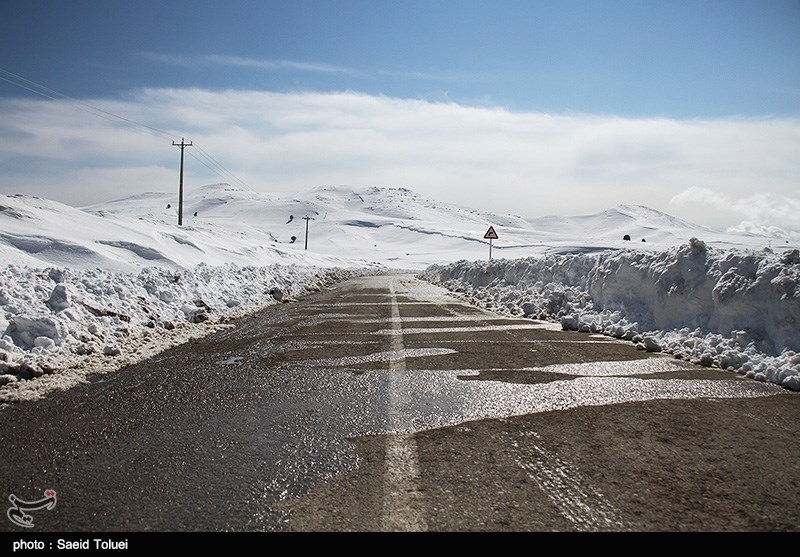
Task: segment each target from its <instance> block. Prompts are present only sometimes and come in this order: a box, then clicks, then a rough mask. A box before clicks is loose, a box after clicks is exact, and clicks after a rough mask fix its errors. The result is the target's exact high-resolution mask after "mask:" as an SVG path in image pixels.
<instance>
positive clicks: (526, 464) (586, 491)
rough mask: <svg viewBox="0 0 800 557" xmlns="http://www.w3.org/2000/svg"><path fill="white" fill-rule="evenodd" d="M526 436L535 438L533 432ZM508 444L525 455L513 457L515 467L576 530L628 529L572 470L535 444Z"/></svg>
mask: <svg viewBox="0 0 800 557" xmlns="http://www.w3.org/2000/svg"><path fill="white" fill-rule="evenodd" d="M523 435H526V433H523ZM527 435H530V436H532V437H535V438H538V437H539V436H538V435H537V434H536V433H534V432H528V433H527ZM510 442H511V445H512V446H514V447H516V448H518V449H522V450H524V451H525V453H526V454H524V455H520V456H518V457H517V458H516V462H517V464H518V465H519V466H520V467H521V468H522V469H523V470H525V471H526V472H527V473H528V477H529V478H530V479H532V480H533V481H534V482H535V483H536V485H538V486H539V489H541V490H542V492H543V493H544V494H545V495H547V497H548V498H549V499H550V501H551V502H552V503H553V505H554V506H555V507H556V508H557V509H558V511H559V512H560V513H561V515H562V516H564V517H565V518H566V519H567V520H569V521H570V522H572V523H573V524H574V525H575V527H576V528H577V529H578V530H579V531H582V532H598V531H607V530H616V531H620V530H623V531H624V530H626V529H628V527H627V526H626V524H625V522H624V521H623V519H622V517H621V515H620V513H619V511H618V510H617V509H616V508H615V507H614V506H613V505H612V504H611V503H610V502H609V501H608V500H607V499H606V498H605V497H604V496H603V494H602V493H600V492H599V491H597V490H596V489H594V488H593V487H592V486H591V485H589V484H588V482H587V481H586V479H585V478H584V477H583V476H582V475H581V473H580V471H579V470H578V469H577V468H576V467H574V466H573V465H571V464H570V463H569V462H567V461H565V460H563V459H562V458H560V457H558V456H557V455H555V454H553V453H551V452H549V451H547V450H546V449H545V448H543V447H541V446H540V445H538V444H537V443H535V442H528V440H526V442H525V444H524V447H523V446H520V443H519V442H518V441H517V440H516V439H510Z"/></svg>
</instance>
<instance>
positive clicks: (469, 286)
mask: <svg viewBox="0 0 800 557" xmlns="http://www.w3.org/2000/svg"><path fill="white" fill-rule="evenodd" d="M420 278H423V279H425V280H428V281H429V282H432V283H435V284H439V285H441V286H444V287H446V288H448V289H449V290H451V291H453V292H454V293H456V294H458V295H459V297H461V298H462V299H465V300H466V301H469V302H471V303H474V304H477V305H481V306H484V307H486V308H488V309H492V310H494V311H498V312H500V313H505V314H508V315H514V316H520V315H523V316H527V317H531V318H535V319H541V320H547V321H559V322H560V323H561V326H562V328H563V329H565V330H574V331H583V332H594V333H601V334H605V335H609V336H613V337H616V338H621V339H627V340H631V341H633V342H636V343H637V345H638V346H639V347H640V348H641V349H645V350H650V351H663V352H666V353H670V354H673V355H674V356H675V357H676V358H681V359H685V360H688V361H692V362H695V363H698V364H700V365H704V366H708V367H719V368H722V369H727V370H731V371H736V372H739V373H742V374H746V375H747V376H748V377H751V378H755V379H757V380H761V381H770V382H773V383H777V384H779V385H782V386H784V387H785V388H787V389H791V390H795V391H797V390H800V354H798V352H800V255H799V254H798V251H797V250H793V251H787V252H785V253H783V254H776V253H773V252H772V251H770V250H768V249H767V250H763V251H758V252H756V251H750V250H744V249H734V248H731V249H726V250H717V249H712V248H708V247H707V246H706V245H705V244H704V242H702V241H701V240H698V239H696V238H692V239H691V240H690V241H689V243H688V244H687V245H683V246H680V247H677V248H672V249H669V250H666V251H657V252H656V251H654V252H647V251H639V250H637V251H633V250H622V251H609V252H603V253H599V254H573V255H552V256H544V257H532V258H526V259H517V260H493V261H483V262H468V261H459V262H456V263H452V264H449V265H433V266H431V267H429V268H428V269H426V270H425V271H424V272H422V273H421V274H420Z"/></svg>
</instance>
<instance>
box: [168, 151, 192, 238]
mask: <svg viewBox="0 0 800 557" xmlns="http://www.w3.org/2000/svg"><path fill="white" fill-rule="evenodd" d="M172 144H173V145H175V146H176V147H180V148H181V185H180V189H179V190H178V226H181V225H182V224H183V150H184V149H185V148H186V147H191V146H192V142H191V141H190V142H189V143H186V142H185V141H184V140H183V138H181V142H180V143H175V142H174V141H173V142H172Z"/></svg>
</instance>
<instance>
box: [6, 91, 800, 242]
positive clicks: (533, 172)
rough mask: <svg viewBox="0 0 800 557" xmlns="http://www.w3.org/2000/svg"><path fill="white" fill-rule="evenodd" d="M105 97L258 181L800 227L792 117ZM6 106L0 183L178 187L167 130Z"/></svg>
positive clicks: (77, 189)
mask: <svg viewBox="0 0 800 557" xmlns="http://www.w3.org/2000/svg"><path fill="white" fill-rule="evenodd" d="M102 109H103V110H105V111H108V112H110V113H113V114H120V115H123V116H125V117H126V118H129V119H131V120H133V121H136V122H143V123H146V124H147V125H149V126H152V127H155V128H158V129H160V130H167V131H169V132H170V133H173V134H174V135H175V136H176V137H177V138H180V137H181V136H185V137H186V138H187V140H193V141H195V142H196V144H197V145H199V146H202V149H203V150H204V151H206V152H208V153H210V154H211V155H213V157H214V158H215V159H216V160H218V161H220V162H221V163H222V164H224V166H225V168H226V169H228V170H230V171H231V172H232V173H233V174H235V175H236V176H237V177H238V178H240V179H241V180H242V181H243V182H244V183H246V184H248V185H249V186H250V187H252V188H253V189H257V190H263V191H273V192H287V193H288V192H292V191H296V190H305V189H308V188H312V187H315V186H319V185H331V184H334V185H350V186H354V187H362V186H405V187H409V188H411V189H414V190H416V191H418V192H420V193H421V194H423V195H427V196H429V197H432V198H434V199H439V200H442V201H449V202H454V203H458V204H462V205H468V206H473V207H480V208H484V209H487V210H493V211H496V212H507V213H513V214H517V215H521V216H536V215H544V214H562V215H563V214H584V213H589V212H595V211H599V210H603V209H605V208H608V207H611V206H614V205H617V204H620V203H629V204H642V205H648V206H650V207H653V208H655V209H660V210H663V211H666V212H670V213H672V214H675V215H676V216H679V217H682V218H687V219H688V220H692V221H694V222H698V223H700V224H706V225H709V226H712V227H716V228H725V227H732V226H751V227H780V228H782V229H785V230H786V229H793V230H796V231H800V221H799V220H798V217H797V216H796V215H798V214H800V211H798V210H797V209H799V208H800V194H799V193H798V191H797V180H796V176H798V175H800V120H797V119H763V120H747V119H724V120H702V121H699V120H691V121H681V120H672V119H630V118H618V117H605V116H591V115H555V114H544V113H533V112H512V111H508V110H504V109H502V108H496V107H490V106H466V105H463V104H458V103H454V102H431V101H427V100H422V99H399V98H391V97H383V96H375V95H366V94H358V93H344V92H343V93H291V94H289V93H286V94H282V93H270V92H258V91H225V92H216V91H207V90H200V89H190V90H189V89H187V90H173V89H151V90H146V91H141V92H139V93H137V94H136V96H135V97H134V98H132V99H129V100H125V101H123V100H114V101H111V100H108V101H104V102H103V105H102ZM0 113H2V114H3V118H2V122H1V123H0V167H2V168H3V169H4V170H3V173H4V174H3V175H1V176H0V191H2V192H4V193H10V192H14V191H23V192H28V193H33V194H36V195H41V196H44V197H52V198H54V199H57V200H61V201H66V202H68V203H72V204H74V205H87V204H90V203H94V202H97V201H101V200H106V199H111V198H118V197H121V196H122V195H128V194H133V193H140V192H143V191H171V190H172V189H174V187H175V184H174V183H173V182H175V181H176V180H177V161H178V152H177V150H176V148H174V147H172V145H171V142H170V140H169V138H166V137H163V136H159V135H157V134H153V133H151V132H149V131H148V130H145V129H134V128H131V126H126V125H121V124H120V123H119V122H114V121H109V120H107V119H101V118H91V117H90V118H87V115H86V114H85V113H79V112H78V111H76V110H75V108H74V105H73V104H70V103H67V102H61V101H21V100H16V101H10V100H7V99H6V100H0ZM12 137H13V140H12V139H11V138H12ZM191 151H192V149H187V155H190V154H191ZM196 154H197V153H195V155H196ZM200 162H201V161H198V160H195V159H192V158H191V157H189V158H187V165H186V184H187V187H192V185H196V186H199V185H203V184H207V183H211V182H218V181H223V179H222V178H220V176H216V175H214V173H213V172H211V171H210V169H209V168H208V167H206V166H204V165H203V164H200ZM100 169H102V171H100ZM743 222H746V223H749V224H742V223H743ZM752 229H755V228H752ZM765 229H766V228H765Z"/></svg>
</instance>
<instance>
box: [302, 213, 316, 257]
mask: <svg viewBox="0 0 800 557" xmlns="http://www.w3.org/2000/svg"><path fill="white" fill-rule="evenodd" d="M303 220H304V221H306V247H305V248H304V249H308V221H310V220H314V217H303Z"/></svg>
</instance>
